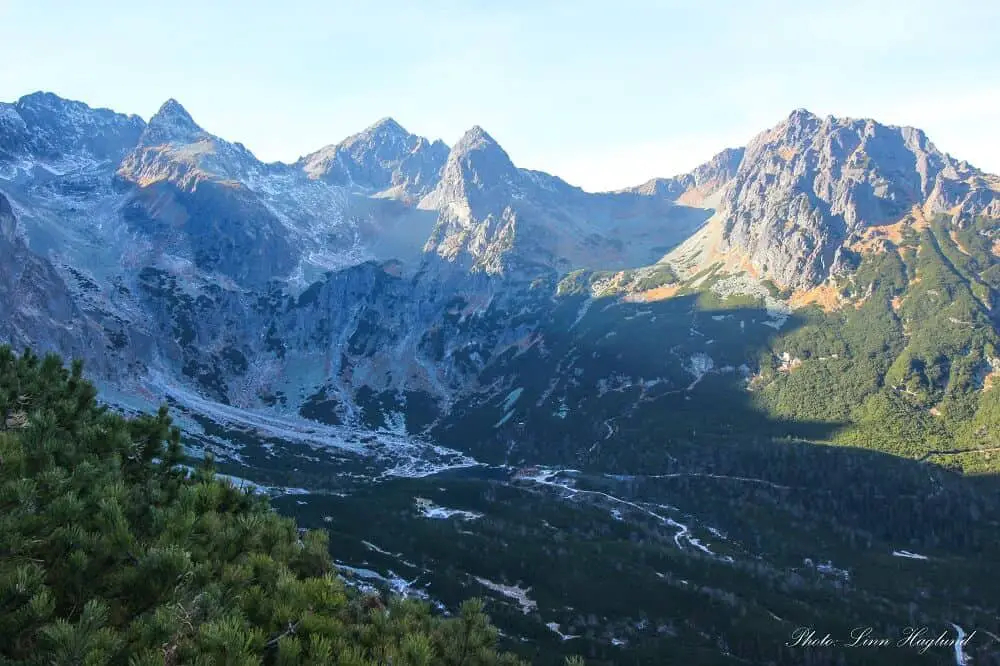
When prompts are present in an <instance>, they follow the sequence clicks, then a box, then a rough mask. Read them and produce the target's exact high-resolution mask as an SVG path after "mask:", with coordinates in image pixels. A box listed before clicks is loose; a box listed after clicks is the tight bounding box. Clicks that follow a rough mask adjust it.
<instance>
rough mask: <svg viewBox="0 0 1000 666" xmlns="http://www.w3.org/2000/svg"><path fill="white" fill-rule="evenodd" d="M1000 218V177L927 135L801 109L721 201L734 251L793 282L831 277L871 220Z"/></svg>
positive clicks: (769, 137) (756, 142)
mask: <svg viewBox="0 0 1000 666" xmlns="http://www.w3.org/2000/svg"><path fill="white" fill-rule="evenodd" d="M915 206H916V207H918V208H919V209H921V210H922V211H923V212H924V213H925V214H927V215H932V214H936V213H949V214H952V215H955V216H958V217H960V218H962V217H964V218H968V217H970V216H972V215H977V214H984V215H988V216H992V217H996V216H998V215H1000V181H998V180H997V178H996V177H994V176H988V175H987V174H984V173H982V172H981V171H979V170H977V169H975V168H973V167H972V166H970V165H969V164H967V163H965V162H959V161H957V160H955V159H953V158H952V157H951V156H949V155H947V154H946V153H943V152H941V151H939V150H938V149H937V148H936V147H935V146H934V144H932V143H931V142H930V141H929V140H928V139H927V137H926V136H925V135H924V133H923V132H921V131H920V130H917V129H913V128H909V127H892V126H887V125H881V124H879V123H877V122H875V121H873V120H853V119H838V118H833V117H826V118H819V117H817V116H815V115H813V114H811V113H809V112H808V111H804V110H797V111H795V112H793V113H792V114H791V115H790V116H789V117H788V118H787V119H786V120H785V121H784V122H782V123H781V124H779V125H777V126H776V127H774V128H773V129H771V130H769V131H767V132H763V133H761V134H759V135H758V136H757V137H755V138H754V139H753V140H752V141H751V142H750V144H749V145H748V146H747V148H746V152H745V154H744V156H743V160H742V162H741V163H740V166H739V169H738V170H737V171H736V173H735V175H734V177H733V178H732V180H731V181H730V182H729V184H728V185H727V187H726V191H725V193H724V195H723V200H722V203H721V206H720V214H721V215H722V217H723V220H724V223H725V232H724V249H736V250H738V251H740V252H742V253H744V254H745V255H746V256H747V257H748V258H749V260H750V262H751V263H752V264H753V265H754V266H755V267H756V268H757V269H758V270H760V271H761V272H762V273H763V274H765V275H767V276H768V277H771V278H773V279H774V280H775V281H776V282H777V283H779V284H781V285H784V286H790V287H809V286H814V285H816V284H818V283H820V282H822V281H823V280H824V279H825V278H826V277H828V276H829V275H830V274H831V272H833V271H834V270H835V269H836V267H837V265H838V257H839V251H840V249H841V248H842V247H843V246H844V244H845V243H846V242H847V241H848V239H850V238H851V236H852V235H854V234H857V233H859V232H861V231H862V230H863V229H864V228H865V227H869V226H873V225H881V224H887V223H892V222H896V221H898V220H900V219H901V218H902V217H903V216H904V215H905V214H907V213H908V212H909V211H911V209H913V208H914V207H915Z"/></svg>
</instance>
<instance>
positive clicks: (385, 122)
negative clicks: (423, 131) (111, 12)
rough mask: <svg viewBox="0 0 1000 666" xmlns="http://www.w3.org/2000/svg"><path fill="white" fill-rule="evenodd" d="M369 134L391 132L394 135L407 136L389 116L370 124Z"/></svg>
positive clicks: (402, 128)
mask: <svg viewBox="0 0 1000 666" xmlns="http://www.w3.org/2000/svg"><path fill="white" fill-rule="evenodd" d="M367 131H369V132H391V133H394V134H409V132H407V131H406V129H405V128H404V127H403V126H402V125H400V124H399V123H398V122H396V119H395V118H393V117H391V116H386V117H384V118H380V119H379V120H378V121H376V122H374V123H372V124H371V125H369V126H368V130H367Z"/></svg>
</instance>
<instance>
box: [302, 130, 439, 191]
mask: <svg viewBox="0 0 1000 666" xmlns="http://www.w3.org/2000/svg"><path fill="white" fill-rule="evenodd" d="M447 159H448V146H447V145H445V143H444V142H443V141H440V140H437V141H434V142H433V143H432V142H430V141H428V140H427V139H425V138H423V137H420V136H416V135H413V134H410V133H409V132H407V131H406V130H405V129H403V128H402V127H401V126H400V125H399V123H397V122H396V121H395V120H393V119H392V118H383V119H382V120H380V121H378V122H377V123H375V124H374V125H372V126H371V127H369V128H368V129H366V130H365V131H363V132H360V133H358V134H355V135H353V136H350V137H348V138H347V139H344V140H343V141H342V142H340V143H338V144H336V145H332V146H326V147H325V148H321V149H320V150H318V151H316V152H314V153H310V154H309V155H306V156H305V157H303V158H301V159H300V160H299V161H298V162H296V164H295V166H297V167H299V168H301V169H302V170H303V171H305V172H306V173H307V174H308V175H309V177H310V178H318V179H322V180H324V181H326V182H328V183H330V184H332V185H341V186H344V187H349V188H355V189H360V190H361V191H364V192H366V193H371V194H377V193H380V194H381V195H382V196H394V197H406V198H411V199H412V198H418V197H420V196H422V195H424V194H426V193H427V192H429V191H430V190H431V189H433V188H434V186H435V185H436V184H437V182H438V181H439V179H440V176H441V168H442V167H443V166H444V163H445V160H447Z"/></svg>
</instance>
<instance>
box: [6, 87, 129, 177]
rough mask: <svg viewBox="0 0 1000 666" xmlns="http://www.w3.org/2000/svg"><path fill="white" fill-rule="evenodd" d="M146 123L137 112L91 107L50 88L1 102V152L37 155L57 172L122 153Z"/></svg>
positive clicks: (26, 160)
mask: <svg viewBox="0 0 1000 666" xmlns="http://www.w3.org/2000/svg"><path fill="white" fill-rule="evenodd" d="M144 127H145V122H143V120H142V119H141V118H139V117H138V116H136V115H131V116H126V115H123V114H120V113H115V112H114V111H111V110H110V109H102V108H91V107H90V106H88V105H87V104H84V103H83V102H78V101H74V100H69V99H65V98H63V97H60V96H59V95H56V94H55V93H51V92H43V91H38V92H34V93H31V94H28V95H24V96H23V97H21V98H20V99H18V100H17V101H16V102H14V103H13V104H0V157H2V156H4V155H6V156H8V157H10V158H14V159H16V160H19V161H21V164H22V165H27V164H31V163H33V162H35V161H41V162H42V163H45V164H47V165H48V167H49V168H50V169H54V170H55V171H57V172H60V173H62V172H66V171H75V170H78V169H81V168H85V167H87V166H88V165H93V164H95V163H99V162H102V161H105V160H111V161H116V160H118V159H121V156H122V155H124V154H125V153H126V152H127V151H128V150H129V149H130V148H131V146H132V145H134V143H135V141H136V140H137V139H138V137H139V135H140V133H141V132H142V131H143V128H144Z"/></svg>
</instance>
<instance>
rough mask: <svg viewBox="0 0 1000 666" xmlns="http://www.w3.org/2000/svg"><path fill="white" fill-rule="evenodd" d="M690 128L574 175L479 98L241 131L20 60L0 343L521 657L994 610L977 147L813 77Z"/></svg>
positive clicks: (619, 657) (0, 240)
mask: <svg viewBox="0 0 1000 666" xmlns="http://www.w3.org/2000/svg"><path fill="white" fill-rule="evenodd" d="M719 148H720V150H721V152H719V153H718V154H717V155H715V156H714V157H710V159H709V160H708V161H707V162H705V163H704V164H703V165H701V166H699V167H698V168H696V169H694V170H693V171H691V172H690V173H687V174H679V175H674V176H672V177H656V178H652V179H651V180H649V181H647V182H645V183H643V184H639V185H637V186H635V187H632V188H627V189H623V190H619V191H614V192H587V191H584V190H582V189H580V188H578V187H575V186H573V185H570V184H569V183H567V182H565V181H563V180H561V179H560V178H558V177H557V176H554V175H550V174H547V173H543V172H539V171H532V170H528V169H523V168H520V167H518V166H516V164H515V162H514V161H513V159H512V158H511V156H510V155H508V153H507V152H506V151H505V150H504V149H503V148H502V147H501V146H500V145H499V143H498V142H497V141H496V140H495V139H494V138H493V137H492V136H490V134H489V133H488V132H487V131H486V130H484V129H483V128H481V127H473V128H471V129H470V130H469V131H468V132H466V133H465V134H464V135H463V136H462V137H461V138H459V139H458V140H457V141H456V142H455V143H454V145H452V146H448V145H446V144H445V143H444V142H443V141H441V140H437V139H428V138H424V137H420V136H416V135H413V134H410V133H409V132H408V131H407V130H406V129H404V128H403V127H402V126H401V125H400V124H399V123H397V122H396V121H395V120H393V119H391V118H385V119H383V120H380V121H378V122H377V123H375V124H374V125H372V126H370V127H368V128H367V129H365V130H363V131H361V132H359V133H357V134H355V135H353V136H350V137H348V138H346V139H344V140H343V141H341V142H340V143H337V144H333V145H328V146H326V147H323V148H320V149H319V150H317V151H315V152H313V153H311V154H308V155H305V156H303V157H302V158H300V159H299V160H298V161H296V162H295V163H292V164H286V163H264V162H261V161H260V160H258V159H257V158H256V157H255V156H254V155H253V153H252V152H251V151H250V150H248V149H247V148H246V147H244V146H243V145H242V144H240V143H231V142H229V141H228V140H225V139H222V138H219V137H217V136H214V135H212V134H210V133H208V132H206V131H205V130H204V129H202V128H201V127H200V126H199V125H198V124H197V122H196V121H195V119H193V118H192V117H191V115H190V114H189V113H188V112H187V111H186V110H185V109H184V107H183V106H182V105H181V104H180V103H178V102H177V101H175V100H169V101H168V102H166V103H165V104H164V105H163V106H162V107H161V108H160V110H159V111H158V112H157V113H156V114H155V115H154V116H153V117H152V118H150V119H149V121H148V122H145V121H143V120H142V119H140V118H138V117H136V116H130V115H123V114H119V113H115V112H113V111H109V110H106V109H92V108H90V107H88V106H87V105H85V104H83V103H80V102H75V101H68V100H64V99H61V98H59V97H57V96H55V95H52V94H50V93H36V94H32V95H28V96H26V97H23V98H22V99H20V100H18V101H16V102H14V103H11V104H0V258H2V261H0V342H2V343H9V344H11V345H12V346H14V347H16V348H18V349H20V348H23V347H26V346H30V347H31V348H33V349H34V350H35V351H36V352H47V351H53V352H57V353H59V354H62V355H64V356H67V357H73V358H81V359H83V360H84V361H85V366H84V367H85V373H86V374H87V376H88V377H89V378H91V379H92V380H93V381H94V382H95V383H96V384H97V385H98V387H99V388H100V391H101V393H100V398H101V400H102V401H104V402H105V403H106V404H108V405H109V406H111V407H112V408H114V409H116V410H120V411H124V412H127V413H138V412H146V411H151V410H155V409H156V407H157V406H158V405H159V404H160V403H162V402H167V403H168V404H169V405H170V407H171V409H172V410H173V413H174V414H175V415H176V418H177V420H178V423H179V425H180V426H181V427H182V429H183V431H184V437H185V445H186V447H187V448H186V451H187V455H189V456H190V458H191V459H192V460H194V459H196V458H198V457H201V456H202V455H203V454H204V453H205V452H211V453H213V454H214V456H215V458H216V460H217V461H218V464H219V465H220V466H221V468H222V471H224V472H226V473H227V474H230V475H232V476H233V478H234V479H236V480H237V482H239V483H243V484H247V485H249V486H251V487H252V488H254V489H255V490H256V491H257V492H263V493H267V494H270V495H272V496H273V498H274V500H273V501H274V505H275V506H276V507H277V508H278V509H279V510H280V511H283V512H287V513H291V514H293V515H296V516H297V517H298V518H299V519H300V521H301V522H303V523H305V524H307V525H309V524H310V523H315V525H313V526H316V527H324V526H326V527H329V528H330V529H331V530H334V532H335V534H336V535H337V539H340V540H341V541H342V542H343V543H342V544H341V547H340V549H339V550H337V551H336V552H338V553H343V555H342V557H344V558H346V559H344V560H342V561H338V562H337V563H336V564H337V566H338V567H340V570H341V572H342V573H343V574H344V575H345V576H347V578H348V579H349V580H352V581H354V583H356V584H358V585H361V586H365V585H368V586H372V585H374V586H376V587H378V586H381V587H383V588H391V589H393V590H395V592H397V593H403V594H407V595H415V596H421V597H424V598H427V599H430V600H432V601H433V602H435V603H437V604H438V605H439V606H440V608H443V609H444V610H445V611H446V612H450V611H454V610H455V609H456V608H457V605H456V604H457V603H458V600H460V599H462V598H464V597H467V596H470V595H472V594H476V595H480V596H486V597H488V598H489V599H490V600H491V606H490V608H489V610H490V613H491V615H492V616H493V617H494V618H495V619H496V621H497V623H498V625H499V626H500V627H501V629H502V630H503V631H504V635H505V636H506V637H507V639H508V640H509V641H510V642H511V643H512V644H513V645H517V646H518V649H519V650H521V651H525V650H527V651H528V652H530V653H531V655H530V656H531V657H532V658H533V659H538V660H539V662H538V663H546V662H545V660H546V659H548V660H549V662H547V663H559V661H558V660H560V659H561V657H562V655H565V654H570V653H579V654H586V655H588V656H589V657H591V658H593V659H594V660H595V661H594V663H704V664H709V663H720V664H722V663H725V664H730V663H770V664H779V663H780V664H792V663H806V662H803V661H801V658H802V654H801V653H799V652H795V651H794V650H791V649H790V648H788V647H786V646H785V644H786V642H787V640H788V638H787V637H788V635H789V632H790V631H791V630H792V629H794V628H795V627H801V626H812V625H814V624H815V625H816V626H817V628H819V626H820V623H822V626H823V629H822V631H821V632H819V633H821V634H822V633H826V632H827V631H833V632H834V633H836V632H837V631H840V632H841V634H843V635H844V636H848V635H850V631H851V628H852V627H856V626H869V625H873V626H877V627H878V628H879V630H880V631H883V633H885V632H890V633H891V632H894V631H895V632H897V633H898V631H897V630H898V629H899V628H900V627H901V626H923V625H928V626H930V625H933V626H935V627H938V628H940V629H941V630H947V631H953V629H952V627H956V628H957V629H958V630H960V631H962V632H965V631H966V630H969V631H971V628H972V627H982V628H986V629H990V631H993V632H994V633H997V632H1000V628H998V627H997V615H996V599H1000V588H998V587H997V583H996V582H995V581H994V580H993V577H989V576H986V575H985V574H986V573H987V570H988V568H989V563H990V562H995V561H997V558H998V557H1000V553H998V552H997V543H998V542H997V540H996V538H995V530H996V525H997V522H996V521H997V520H998V516H1000V495H998V493H997V489H996V487H995V484H994V483H992V482H991V481H990V479H991V478H992V477H991V475H994V474H996V472H997V471H998V470H1000V466H998V464H997V461H998V460H1000V458H998V457H997V455H998V454H997V451H1000V442H998V438H1000V402H998V400H1000V393H998V391H997V390H996V389H995V388H994V386H995V383H996V382H995V378H996V376H997V373H1000V360H998V357H1000V352H998V351H997V349H998V348H1000V339H998V336H997V324H998V321H1000V320H998V318H997V315H996V304H997V302H998V301H997V294H998V290H1000V225H998V220H1000V177H997V176H994V175H991V174H987V173H984V172H982V171H980V170H979V169H977V168H975V167H974V166H972V165H970V164H968V163H966V162H964V161H961V160H959V159H956V158H954V157H952V156H950V155H949V154H947V153H945V152H942V151H941V150H939V149H938V148H937V147H936V146H935V145H934V144H933V143H931V141H930V140H929V139H928V138H927V137H926V136H925V135H924V133H923V132H922V131H920V130H918V129H914V128H909V127H894V126H888V125H882V124H880V123H878V122H876V121H875V120H868V119H848V118H833V117H825V118H822V117H819V116H816V115H814V114H812V113H810V112H808V111H805V110H802V109H799V110H795V111H793V112H792V113H791V114H790V115H789V116H788V117H787V118H786V119H784V120H782V121H781V122H779V123H778V124H777V125H775V126H774V127H773V128H770V129H767V130H765V131H763V132H761V133H760V134H758V135H757V136H755V137H749V141H748V142H747V144H746V146H744V147H730V148H725V147H724V146H720V147H719ZM706 157H709V156H706ZM651 175H655V174H651ZM248 480H252V481H248ZM449 609H450V611H449ZM962 627H965V629H962ZM937 633H940V632H936V633H935V635H937ZM963 635H964V634H963ZM973 645H976V644H973ZM978 645H980V647H979V648H974V647H969V650H970V652H969V654H973V652H974V650H975V649H978V650H979V651H978V652H975V653H974V654H975V655H977V656H976V659H984V660H985V659H987V658H993V657H991V656H990V655H991V654H995V652H990V650H989V648H988V647H983V646H984V645H985V643H980V644H978ZM811 654H812V653H811ZM942 654H943V653H931V652H928V653H920V652H917V651H913V652H912V653H907V654H906V659H911V658H912V660H910V661H905V663H914V664H916V663H939V662H934V661H933V659H934V658H938V657H941V656H942ZM663 655H668V656H669V657H670V659H673V660H675V661H662V659H664V658H665V657H664V656H663ZM899 657H900V653H898V652H893V653H891V654H890V653H888V652H881V653H880V652H879V651H877V650H871V651H860V650H859V651H854V652H852V651H849V650H848V651H841V652H829V651H828V652H816V653H815V654H812V656H810V661H808V663H815V664H840V663H887V664H888V663H904V662H901V661H898V659H899ZM658 659H660V660H661V661H657V660H658ZM824 659H826V660H825V661H824ZM838 659H840V660H841V661H838ZM844 659H846V660H847V661H846V662H844V661H842V660H844ZM880 659H884V661H878V660H880ZM893 659H897V661H893ZM922 660H923V661H922ZM588 663H589V662H588ZM976 663H980V662H979V661H977V662H976ZM983 663H995V662H988V661H983Z"/></svg>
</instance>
